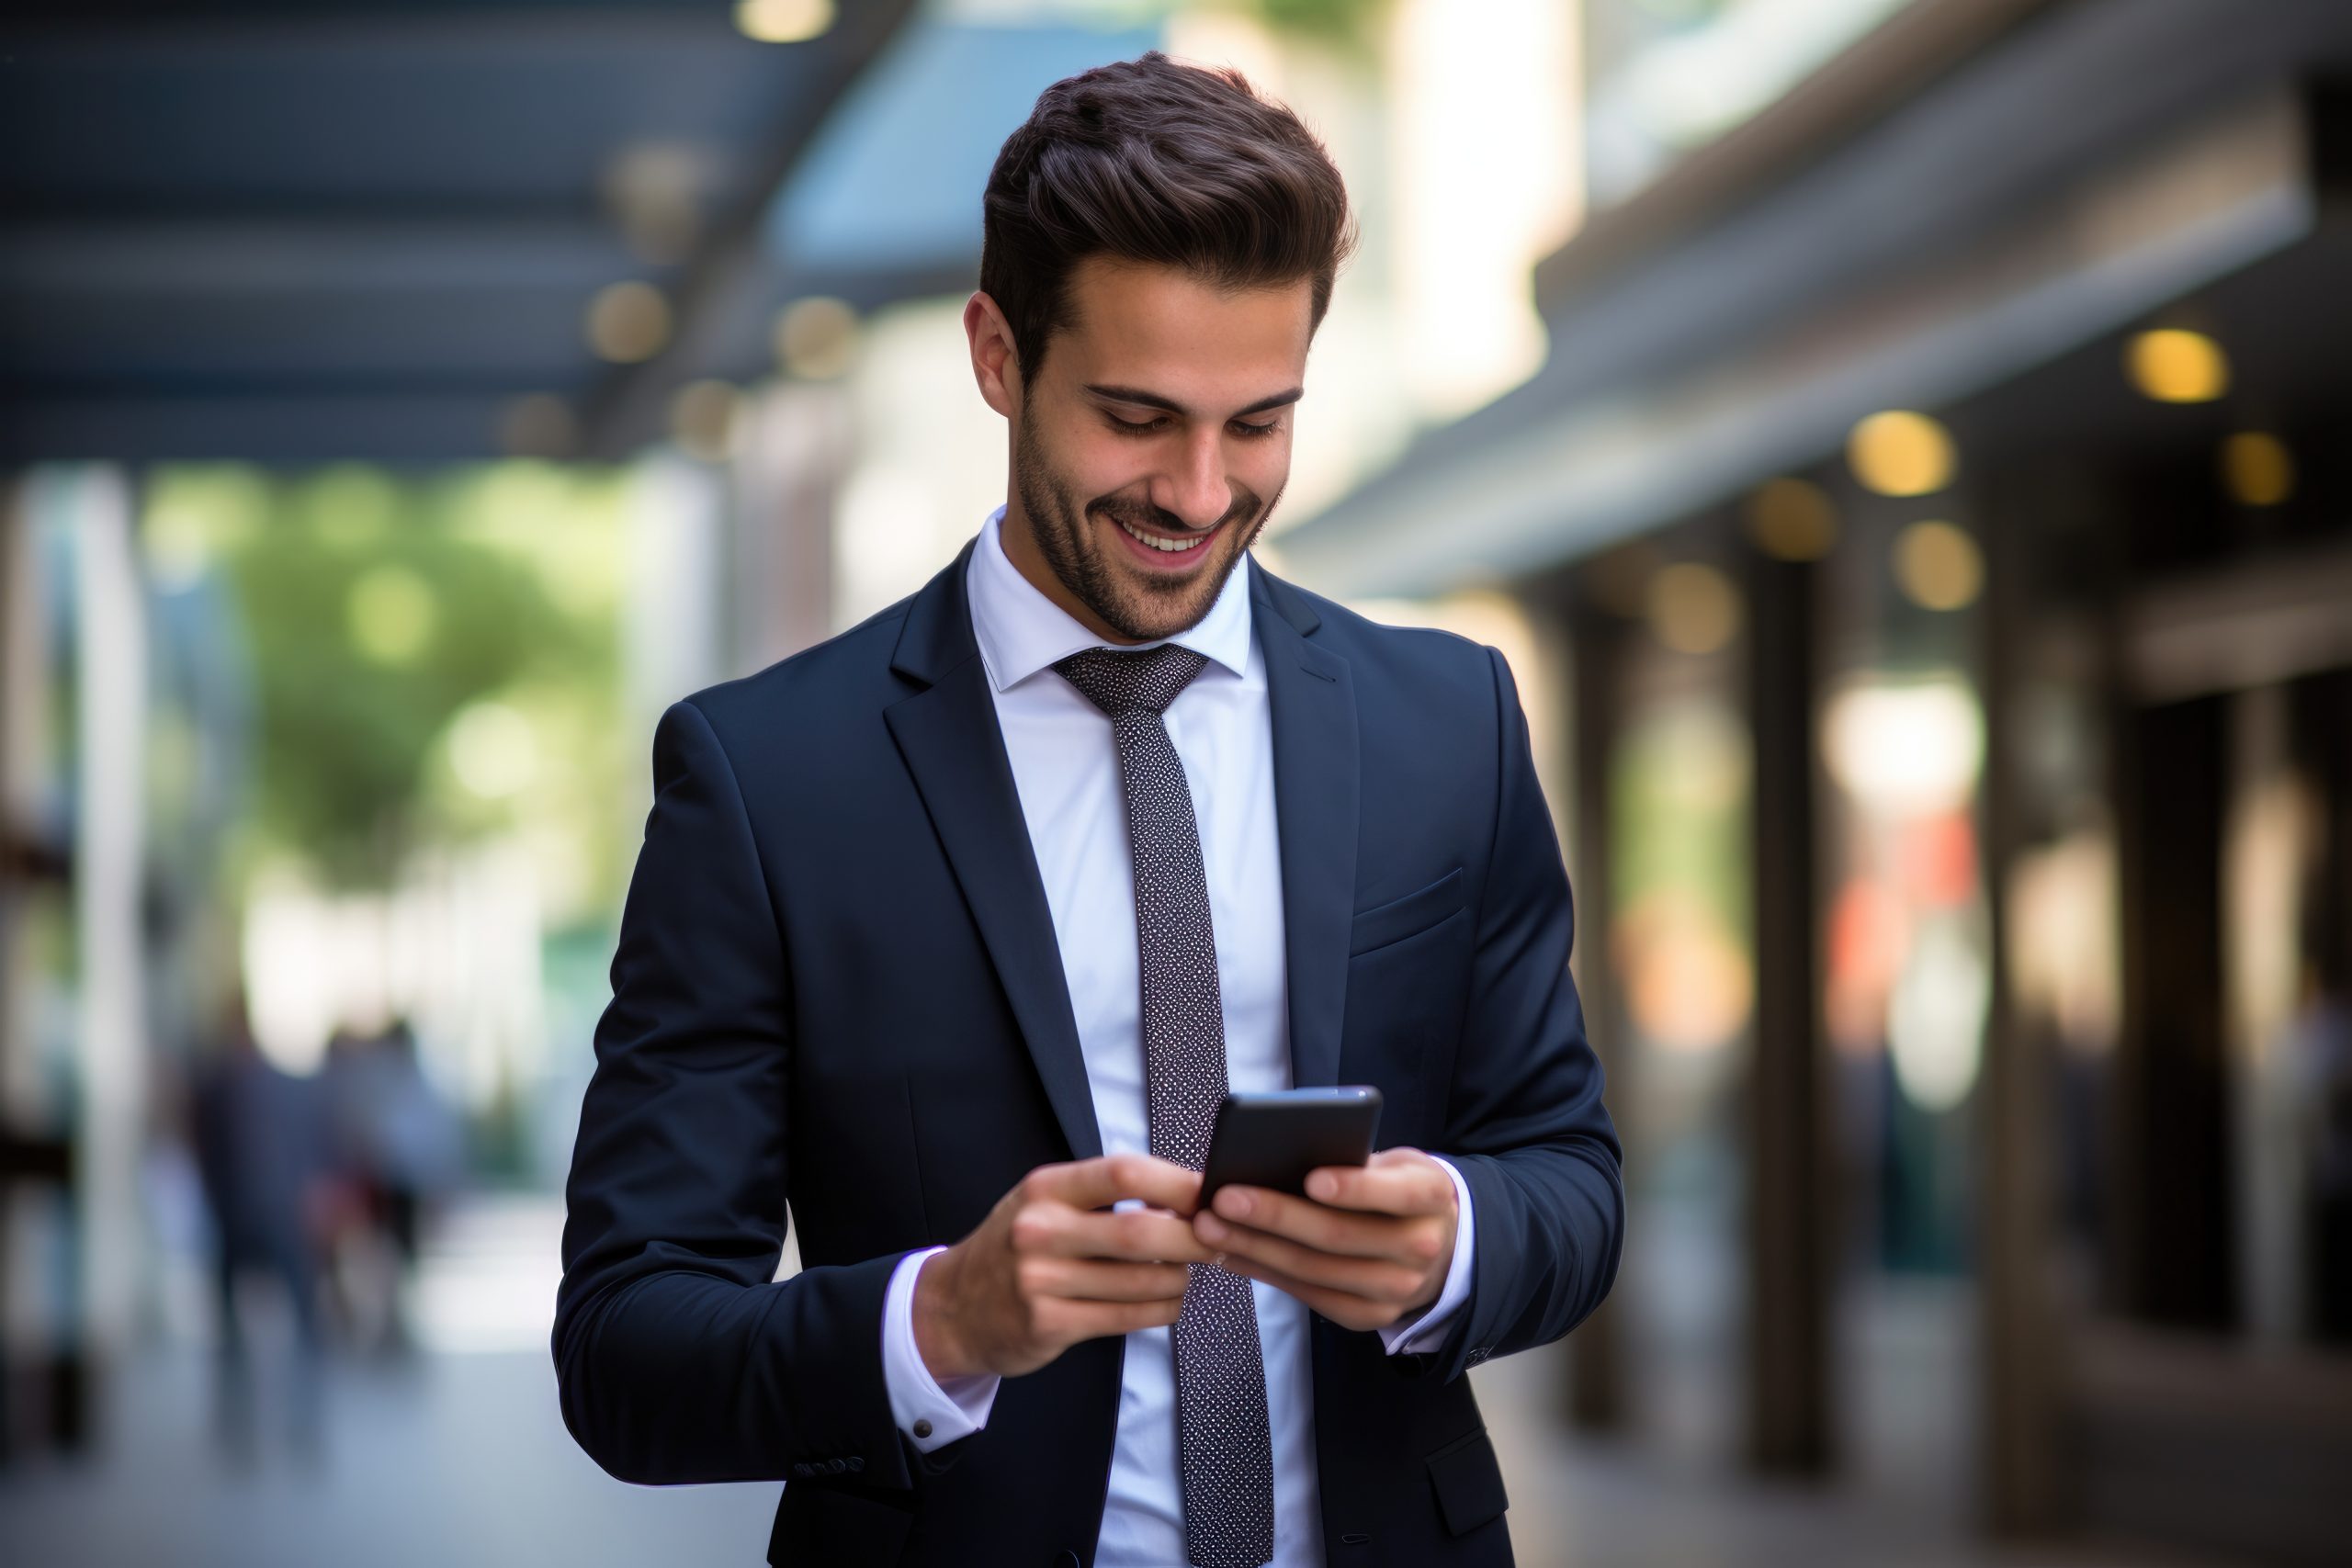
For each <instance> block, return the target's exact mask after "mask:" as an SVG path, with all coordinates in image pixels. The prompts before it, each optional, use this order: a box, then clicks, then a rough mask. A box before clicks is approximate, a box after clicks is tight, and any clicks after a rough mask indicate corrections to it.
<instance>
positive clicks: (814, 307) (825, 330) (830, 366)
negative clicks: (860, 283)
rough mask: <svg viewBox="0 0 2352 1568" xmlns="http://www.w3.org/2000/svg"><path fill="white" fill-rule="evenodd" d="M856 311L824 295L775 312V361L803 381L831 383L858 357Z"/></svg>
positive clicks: (800, 300) (813, 296) (841, 301)
mask: <svg viewBox="0 0 2352 1568" xmlns="http://www.w3.org/2000/svg"><path fill="white" fill-rule="evenodd" d="M857 337H858V331H857V311H856V310H855V309H854V307H853V306H851V305H850V304H849V302H848V301H847V300H843V299H832V298H831V297H830V296H827V295H822V294H817V295H811V296H809V298H808V299H796V300H794V301H793V302H792V303H791V304H789V305H786V307H785V308H784V309H783V310H779V311H777V312H776V318H775V359H776V363H777V364H778V365H780V366H782V367H784V369H785V372H786V374H787V375H790V376H794V377H797V378H799V379H800V380H803V381H830V380H831V379H832V378H834V377H836V376H839V375H842V373H843V372H845V371H847V370H848V369H849V367H851V365H853V364H854V363H855V362H856V358H857Z"/></svg>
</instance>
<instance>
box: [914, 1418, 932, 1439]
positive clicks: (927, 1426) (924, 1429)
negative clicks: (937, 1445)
mask: <svg viewBox="0 0 2352 1568" xmlns="http://www.w3.org/2000/svg"><path fill="white" fill-rule="evenodd" d="M915 1436H916V1437H918V1438H928V1437H930V1436H931V1422H930V1420H929V1419H928V1418H923V1419H920V1420H918V1421H916V1422H915Z"/></svg>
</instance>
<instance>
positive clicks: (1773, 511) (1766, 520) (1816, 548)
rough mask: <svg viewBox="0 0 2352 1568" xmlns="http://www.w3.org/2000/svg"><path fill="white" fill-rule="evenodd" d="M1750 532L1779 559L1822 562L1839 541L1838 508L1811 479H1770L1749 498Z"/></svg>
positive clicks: (1758, 544) (1770, 554) (1767, 550)
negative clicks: (1820, 560)
mask: <svg viewBox="0 0 2352 1568" xmlns="http://www.w3.org/2000/svg"><path fill="white" fill-rule="evenodd" d="M1747 533H1748V536H1749V537H1750V538H1752V539H1754V540H1755V541H1756V547H1757V548H1758V549H1759V550H1762V551H1763V552H1764V553H1765V554H1766V555H1768V556H1770V557H1772V558H1775V559H1776V560H1791V561H1804V560H1819V559H1820V558H1822V557H1823V556H1826V555H1827V554H1828V553H1829V550H1830V547H1831V546H1833V545H1835V544H1836V543H1837V542H1838V508H1837V505H1836V503H1835V502H1832V501H1831V500H1830V499H1829V492H1828V491H1825V490H1823V489H1822V488H1821V487H1820V486H1819V485H1817V484H1815V483H1813V482H1812V481H1811V480H1809V479H1788V478H1781V479H1767V480H1765V481H1764V482H1763V483H1762V484H1760V485H1758V486H1757V487H1756V491H1755V492H1754V493H1753V494H1751V495H1750V496H1749V497H1748V498H1747Z"/></svg>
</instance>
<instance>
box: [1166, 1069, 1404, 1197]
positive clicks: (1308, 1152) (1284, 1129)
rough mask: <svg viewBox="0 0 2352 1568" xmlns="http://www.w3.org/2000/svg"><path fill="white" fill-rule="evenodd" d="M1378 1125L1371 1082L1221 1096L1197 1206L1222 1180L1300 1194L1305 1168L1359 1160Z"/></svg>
mask: <svg viewBox="0 0 2352 1568" xmlns="http://www.w3.org/2000/svg"><path fill="white" fill-rule="evenodd" d="M1379 1131H1380V1091H1379V1090H1378V1089H1374V1088H1373V1087H1372V1086H1371V1085H1370V1084H1344V1085H1341V1086H1340V1088H1337V1089H1276V1090H1273V1091H1272V1092H1270V1093H1265V1094H1228V1095H1227V1096H1226V1097H1225V1102H1224V1103H1223V1104H1222V1105H1219V1106H1218V1107H1217V1109H1216V1130H1215V1131H1214V1132H1212V1133H1211V1134H1209V1157H1208V1162H1207V1164H1206V1165H1205V1166H1204V1168H1203V1169H1202V1171H1201V1206H1202V1207H1203V1208H1206V1207H1207V1206H1208V1201H1209V1200H1210V1199H1211V1198H1213V1197H1215V1196H1216V1190H1217V1189H1218V1188H1220V1187H1224V1186H1227V1185H1238V1186H1242V1187H1264V1188H1268V1189H1271V1190H1273V1191H1276V1192H1291V1193H1295V1194H1297V1195H1298V1196H1299V1197H1302V1198H1303V1197H1305V1196H1306V1177H1307V1173H1308V1172H1310V1171H1313V1170H1315V1169H1317V1168H1320V1167H1323V1166H1327V1165H1362V1164H1363V1163H1364V1162H1365V1161H1366V1160H1368V1159H1370V1158H1371V1157H1372V1147H1373V1145H1372V1140H1373V1137H1374V1134H1377V1133H1378V1132H1379Z"/></svg>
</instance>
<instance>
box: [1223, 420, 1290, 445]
mask: <svg viewBox="0 0 2352 1568" xmlns="http://www.w3.org/2000/svg"><path fill="white" fill-rule="evenodd" d="M1282 427H1283V422H1282V421H1281V420H1278V419H1277V420H1273V421H1271V422H1269V423H1265V424H1251V423H1250V422H1249V421H1247V420H1241V419H1237V420H1235V421H1234V422H1233V433H1234V434H1236V435H1239V436H1243V437H1246V438H1247V439H1249V440H1251V441H1255V440H1257V439H1259V438H1260V437H1261V436H1266V435H1272V434H1273V433H1274V432H1275V431H1277V430H1280V429H1281V428H1282Z"/></svg>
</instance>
